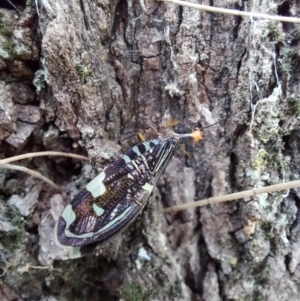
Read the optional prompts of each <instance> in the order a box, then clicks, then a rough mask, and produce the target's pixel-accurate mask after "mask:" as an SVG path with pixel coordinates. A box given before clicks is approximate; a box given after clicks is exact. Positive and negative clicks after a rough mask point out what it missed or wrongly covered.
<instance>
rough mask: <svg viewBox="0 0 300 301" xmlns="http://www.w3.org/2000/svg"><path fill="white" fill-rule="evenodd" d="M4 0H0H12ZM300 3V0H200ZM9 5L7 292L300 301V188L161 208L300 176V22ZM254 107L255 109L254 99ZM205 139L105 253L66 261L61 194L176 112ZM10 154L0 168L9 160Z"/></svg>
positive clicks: (7, 296)
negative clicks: (60, 233)
mask: <svg viewBox="0 0 300 301" xmlns="http://www.w3.org/2000/svg"><path fill="white" fill-rule="evenodd" d="M2 2H3V1H2ZM193 2H195V3H201V4H210V5H213V6H220V7H226V8H232V9H241V10H245V11H256V12H263V13H268V14H273V15H276V14H278V15H285V16H289V15H292V16H297V15H299V14H300V8H299V4H297V1H295V0H294V1H279V0H274V1H266V0H261V1H240V0H239V1H237V0H226V1H224V0H223V1H221V0H215V1H196V0H194V1H193ZM15 5H17V6H18V10H14V9H12V8H13V7H12V6H10V5H9V4H8V3H6V4H0V6H1V9H0V140H1V141H0V143H1V144H0V156H1V158H6V157H9V156H13V155H16V154H20V153H26V152H33V151H39V150H55V151H67V152H74V153H81V154H87V155H88V156H89V158H90V159H91V163H92V166H93V168H92V167H91V166H90V165H89V164H84V163H82V162H78V161H75V160H70V159H65V158H57V157H55V158H45V157H38V158H34V159H31V160H25V161H22V162H21V164H22V165H24V166H27V167H29V168H33V169H36V170H38V171H40V172H41V173H42V174H43V175H46V176H48V177H49V178H51V179H52V180H54V181H55V182H56V183H57V184H60V185H62V186H63V187H64V192H63V193H58V192H57V191H55V190H54V189H53V188H50V187H49V186H48V185H47V184H45V183H41V181H39V180H37V179H35V178H32V177H31V176H29V175H27V174H21V173H20V172H15V171H9V170H0V188H1V191H0V192H1V195H0V197H1V203H0V238H1V240H0V255H1V256H0V267H1V271H2V277H1V278H0V299H1V300H5V301H6V300H8V301H12V300H43V301H46V300H48V301H50V300H51V301H55V300H108V301H109V300H126V301H133V300H136V301H139V300H160V301H161V300H197V301H198V300H199V301H200V300H205V301H219V300H247V301H248V300H253V301H254V300H270V301H277V300H278V301H279V300H281V301H282V300H289V301H294V300H295V301H296V300H299V293H300V265H299V263H300V221H299V206H300V203H299V197H300V195H299V194H300V192H299V190H292V191H285V192H278V193H274V194H269V195H268V194H265V195H259V196H257V197H255V198H251V199H245V200H239V201H236V202H230V203H226V204H219V205H213V206H207V207H204V208H201V209H197V210H186V211H184V212H179V213H177V214H168V215H164V214H163V213H162V209H163V207H164V206H172V205H175V204H181V203H185V202H188V201H192V200H193V199H201V198H205V197H209V196H216V195H222V194H226V193H230V192H236V191H241V190H245V189H251V188H253V187H259V186H266V185H271V184H276V183H280V182H283V181H288V180H293V179H299V169H300V155H299V131H298V128H299V116H300V102H299V92H300V82H299V77H300V68H299V65H300V57H299V45H300V44H299V43H300V38H299V37H300V27H299V25H295V24H286V23H280V22H273V21H266V20H257V19H253V20H250V19H249V18H240V17H237V16H227V15H226V16H225V15H221V14H209V13H206V12H201V11H198V10H195V9H192V8H182V7H178V6H176V5H173V4H167V3H163V2H159V1H156V0H147V1H143V0H140V1H135V0H128V1H123V0H120V1H116V0H113V1H109V0H84V1H83V0H80V1H78V0H68V1H64V0H56V1H48V0H40V1H38V7H39V15H37V12H36V7H35V3H34V1H27V2H25V1H21V0H20V1H16V3H15ZM250 108H252V110H253V109H255V111H252V112H251V113H250V112H249V110H250ZM167 110H169V111H170V113H171V115H172V116H173V117H174V118H176V119H179V120H181V121H182V122H181V124H180V125H178V126H177V129H176V130H177V131H178V132H181V133H184V132H190V131H191V129H192V128H193V127H194V125H195V124H197V123H198V122H199V121H200V122H201V124H202V126H203V127H204V128H205V127H207V126H209V125H213V124H214V123H216V122H220V123H218V124H216V125H213V126H211V127H208V128H205V129H204V140H203V141H202V142H201V143H198V144H194V145H191V144H190V145H186V150H187V152H188V153H189V154H190V156H187V155H185V154H184V153H183V152H178V154H177V155H176V156H175V157H174V158H173V160H172V161H171V163H170V164H169V166H168V167H167V168H166V170H165V172H164V173H163V175H162V177H161V179H160V180H159V183H158V185H157V186H158V188H157V189H156V190H155V191H154V194H153V196H152V198H151V199H150V201H149V204H148V206H147V208H146V209H145V210H144V212H143V214H142V215H141V216H140V217H139V218H138V220H137V221H136V222H135V223H134V224H132V225H131V226H130V228H128V230H126V232H124V234H122V235H120V236H119V237H118V238H117V239H116V240H114V241H113V242H111V243H110V244H109V245H107V246H105V247H104V248H103V249H102V250H101V254H100V255H99V256H98V257H87V258H82V259H78V260H72V261H63V259H65V258H66V257H65V256H66V254H65V253H64V252H63V251H62V250H61V249H59V248H58V247H56V246H55V244H54V242H53V227H54V224H55V220H56V219H57V218H58V216H59V214H60V212H61V211H62V209H63V208H64V206H65V205H66V204H67V203H68V202H69V201H70V200H71V198H72V197H73V196H74V195H75V194H76V193H77V192H78V191H79V190H80V189H81V188H82V187H84V186H85V185H86V183H87V182H88V181H89V180H90V179H92V178H93V177H94V176H95V174H96V172H99V171H101V170H102V168H103V167H104V166H105V165H106V164H108V163H109V162H111V161H112V160H114V159H115V158H116V157H117V156H118V155H119V154H121V152H122V151H125V150H126V149H128V148H129V147H130V146H132V144H133V142H132V141H131V140H130V139H129V140H126V141H124V142H122V143H121V144H120V143H118V140H117V139H118V138H119V137H120V136H124V135H126V134H128V133H133V132H137V131H139V130H141V129H146V128H150V127H155V128H158V129H159V127H160V124H161V122H162V119H163V116H164V114H165V112H166V111H167ZM0 167H1V166H0Z"/></svg>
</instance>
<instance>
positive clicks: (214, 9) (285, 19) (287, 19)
mask: <svg viewBox="0 0 300 301" xmlns="http://www.w3.org/2000/svg"><path fill="white" fill-rule="evenodd" d="M159 1H164V2H169V3H174V4H178V5H181V6H186V7H191V8H196V9H199V10H203V11H208V12H212V13H221V14H227V15H235V16H244V17H250V18H259V19H267V20H276V21H281V22H290V23H300V18H295V17H283V16H273V15H268V14H261V13H254V12H245V11H240V10H236V9H227V8H221V7H213V6H209V5H202V4H195V3H191V2H186V1H180V0H159Z"/></svg>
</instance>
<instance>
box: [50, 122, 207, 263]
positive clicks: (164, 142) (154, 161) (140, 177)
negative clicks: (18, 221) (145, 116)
mask: <svg viewBox="0 0 300 301" xmlns="http://www.w3.org/2000/svg"><path fill="white" fill-rule="evenodd" d="M139 137H140V140H142V141H141V142H140V143H138V144H137V145H135V146H134V147H132V148H130V149H129V150H128V151H127V152H125V153H124V154H123V155H122V156H121V157H120V158H118V159H117V160H116V161H115V162H114V163H112V164H111V165H109V166H107V167H106V168H104V170H103V171H102V172H101V173H100V174H99V175H98V176H97V177H96V178H94V179H93V180H92V181H91V182H89V183H88V184H87V185H86V187H85V188H83V189H82V190H81V191H80V192H79V193H78V194H77V195H76V196H75V197H74V199H73V200H72V201H71V202H70V204H69V205H67V207H66V208H65V209H64V211H63V213H62V214H61V216H60V217H59V219H58V222H57V225H56V233H55V238H56V243H57V244H58V245H62V246H65V247H70V248H72V252H70V255H69V257H70V258H76V257H81V256H84V255H89V254H93V253H95V249H96V247H98V246H99V245H103V244H105V243H106V242H108V241H110V240H111V239H113V238H114V237H115V236H116V235H118V234H119V233H121V232H123V231H124V230H125V229H126V228H127V227H128V226H129V225H130V224H131V223H132V222H133V221H134V220H135V219H136V217H137V215H138V214H139V213H140V212H141V211H142V209H143V208H144V207H145V205H146V204H147V202H148V200H149V198H150V195H151V193H152V190H153V188H154V186H155V184H156V182H157V180H158V179H159V177H160V175H161V173H162V172H163V170H164V169H165V167H166V166H167V165H168V163H169V161H170V159H171V158H172V156H173V155H174V153H175V151H176V150H177V149H178V147H179V145H180V144H182V143H184V142H186V141H189V140H190V141H199V140H201V139H202V137H203V134H202V130H201V129H200V128H199V127H195V128H194V130H193V131H192V132H191V133H188V134H177V133H175V132H171V131H169V133H167V134H166V136H164V137H158V138H154V139H150V140H147V141H144V139H143V136H141V135H139Z"/></svg>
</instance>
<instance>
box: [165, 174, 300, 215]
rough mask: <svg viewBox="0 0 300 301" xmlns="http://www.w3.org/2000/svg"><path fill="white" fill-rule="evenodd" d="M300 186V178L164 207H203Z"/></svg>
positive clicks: (169, 210)
mask: <svg viewBox="0 0 300 301" xmlns="http://www.w3.org/2000/svg"><path fill="white" fill-rule="evenodd" d="M299 187H300V180H297V181H291V182H286V183H281V184H276V185H271V186H267V187H261V188H254V189H251V190H246V191H242V192H237V193H231V194H226V195H222V196H216V197H212V198H208V199H204V200H200V201H195V202H190V203H186V204H182V205H177V206H173V207H170V208H166V209H164V212H175V211H179V210H184V209H189V208H195V207H202V206H205V205H208V204H216V203H222V202H227V201H232V200H237V199H242V198H246V197H254V196H256V195H258V194H262V193H269V192H275V191H279V190H288V189H292V188H299Z"/></svg>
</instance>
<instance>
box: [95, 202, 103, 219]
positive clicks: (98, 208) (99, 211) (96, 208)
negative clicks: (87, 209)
mask: <svg viewBox="0 0 300 301" xmlns="http://www.w3.org/2000/svg"><path fill="white" fill-rule="evenodd" d="M93 209H94V211H95V213H96V214H97V216H101V215H102V214H103V213H104V209H103V208H101V207H99V206H98V205H97V204H95V203H94V204H93Z"/></svg>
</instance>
